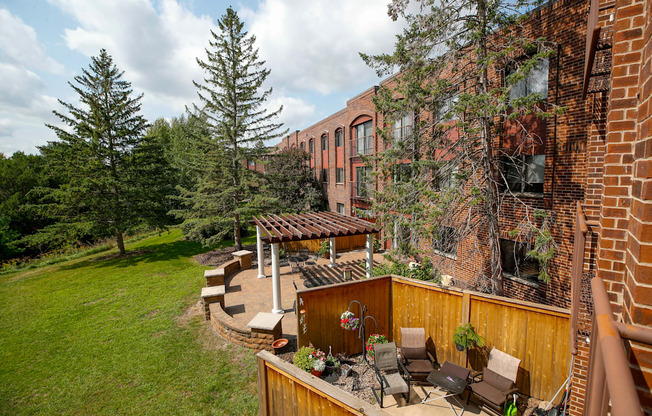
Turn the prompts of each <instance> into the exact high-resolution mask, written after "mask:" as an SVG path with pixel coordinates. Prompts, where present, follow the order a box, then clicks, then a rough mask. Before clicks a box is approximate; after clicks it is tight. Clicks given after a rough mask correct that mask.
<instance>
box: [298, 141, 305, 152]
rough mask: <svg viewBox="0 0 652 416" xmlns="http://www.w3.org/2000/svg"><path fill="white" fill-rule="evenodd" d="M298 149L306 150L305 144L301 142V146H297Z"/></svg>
mask: <svg viewBox="0 0 652 416" xmlns="http://www.w3.org/2000/svg"><path fill="white" fill-rule="evenodd" d="M299 147H300V148H301V150H306V147H305V143H304V142H301V144H300V145H299Z"/></svg>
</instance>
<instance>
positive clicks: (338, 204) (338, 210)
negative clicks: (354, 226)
mask: <svg viewBox="0 0 652 416" xmlns="http://www.w3.org/2000/svg"><path fill="white" fill-rule="evenodd" d="M337 212H338V213H340V214H345V212H344V204H342V203H341V202H338V203H337Z"/></svg>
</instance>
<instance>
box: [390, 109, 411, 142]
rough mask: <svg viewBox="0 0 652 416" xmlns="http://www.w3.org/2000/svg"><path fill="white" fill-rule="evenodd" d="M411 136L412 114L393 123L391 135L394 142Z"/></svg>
mask: <svg viewBox="0 0 652 416" xmlns="http://www.w3.org/2000/svg"><path fill="white" fill-rule="evenodd" d="M410 134H412V113H409V114H406V115H404V116H403V117H401V118H399V119H397V120H396V121H395V122H394V131H393V133H392V135H393V136H394V139H395V140H403V139H405V138H407V137H408V136H409V135H410Z"/></svg>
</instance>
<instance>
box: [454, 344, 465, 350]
mask: <svg viewBox="0 0 652 416" xmlns="http://www.w3.org/2000/svg"><path fill="white" fill-rule="evenodd" d="M455 347H456V348H457V350H458V351H464V350H465V349H466V348H465V347H464V345H461V344H458V343H455Z"/></svg>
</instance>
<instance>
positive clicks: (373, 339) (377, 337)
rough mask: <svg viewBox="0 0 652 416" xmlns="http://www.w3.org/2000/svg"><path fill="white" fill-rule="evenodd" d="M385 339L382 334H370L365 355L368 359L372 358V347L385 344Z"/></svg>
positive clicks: (373, 354)
mask: <svg viewBox="0 0 652 416" xmlns="http://www.w3.org/2000/svg"><path fill="white" fill-rule="evenodd" d="M387 342H388V341H387V337H385V335H383V334H371V335H369V338H368V339H367V355H368V356H369V358H374V357H375V353H374V345H376V344H387Z"/></svg>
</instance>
